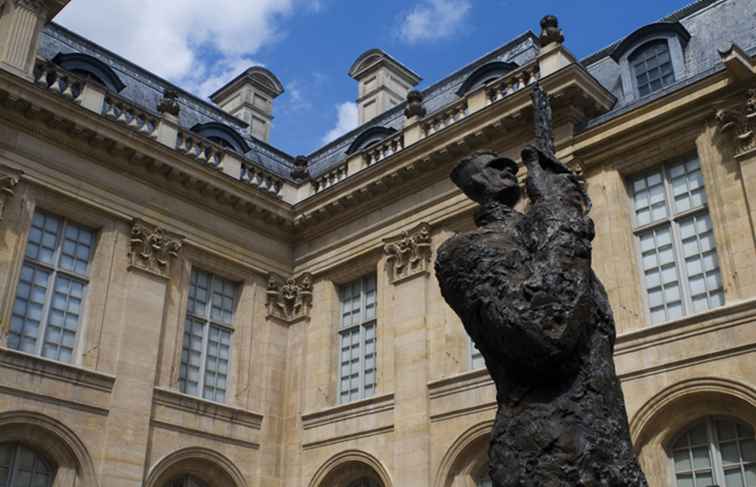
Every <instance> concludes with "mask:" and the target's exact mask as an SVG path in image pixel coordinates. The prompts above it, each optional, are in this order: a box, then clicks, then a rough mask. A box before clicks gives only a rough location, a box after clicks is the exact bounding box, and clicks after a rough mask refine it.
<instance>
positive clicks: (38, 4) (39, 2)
mask: <svg viewBox="0 0 756 487" xmlns="http://www.w3.org/2000/svg"><path fill="white" fill-rule="evenodd" d="M15 4H16V8H24V9H26V10H29V11H31V12H34V13H35V14H37V15H42V14H44V13H46V12H47V2H45V0H15Z"/></svg>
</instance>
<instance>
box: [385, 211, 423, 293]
mask: <svg viewBox="0 0 756 487" xmlns="http://www.w3.org/2000/svg"><path fill="white" fill-rule="evenodd" d="M383 242H384V245H383V252H384V253H385V254H386V255H387V256H388V257H387V259H386V263H387V265H388V267H389V282H390V283H391V284H397V283H399V282H401V281H404V280H406V279H410V278H412V277H415V276H418V275H421V274H426V273H428V270H429V268H430V262H431V254H432V253H433V251H432V249H431V236H430V224H428V223H426V222H422V223H420V224H419V225H417V226H416V227H415V228H413V229H412V230H409V231H408V230H405V231H403V232H402V233H401V234H400V235H398V236H396V237H393V238H388V239H385V240H384V241H383Z"/></svg>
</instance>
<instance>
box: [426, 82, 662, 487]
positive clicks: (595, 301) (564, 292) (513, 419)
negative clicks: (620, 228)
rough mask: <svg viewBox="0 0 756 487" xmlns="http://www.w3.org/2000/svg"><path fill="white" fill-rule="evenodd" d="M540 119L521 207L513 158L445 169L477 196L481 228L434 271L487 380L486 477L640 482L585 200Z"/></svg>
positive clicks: (455, 244) (447, 249)
mask: <svg viewBox="0 0 756 487" xmlns="http://www.w3.org/2000/svg"><path fill="white" fill-rule="evenodd" d="M534 103H535V106H536V107H539V105H540V106H543V104H544V98H543V94H542V93H541V92H540V91H539V88H536V90H535V96H534ZM537 112H539V109H537ZM549 118H550V113H546V114H544V113H542V112H539V113H537V116H536V121H537V125H536V126H537V130H536V132H537V137H536V140H537V141H538V143H539V147H534V146H529V147H527V148H526V149H525V150H523V152H522V160H523V163H524V165H525V167H526V168H527V179H526V190H527V196H528V199H529V206H528V209H527V211H526V213H524V214H523V213H520V212H518V211H516V210H515V209H514V206H515V204H516V203H517V202H518V201H519V199H520V189H519V186H518V182H517V177H516V175H517V168H518V166H517V164H516V163H515V162H514V161H512V160H510V159H507V158H504V157H499V156H498V155H497V154H495V153H492V152H482V153H477V154H474V155H473V156H471V157H469V158H467V159H464V160H463V161H461V162H460V163H459V164H458V165H457V166H456V167H455V168H454V170H453V172H452V175H451V178H452V180H453V181H454V183H455V184H456V185H457V186H459V187H460V189H462V191H463V192H464V193H465V194H466V195H467V196H468V197H469V198H471V199H473V200H474V201H476V202H477V203H479V204H480V208H478V210H477V213H476V215H475V222H476V224H477V226H478V227H479V228H478V229H477V230H475V231H472V232H469V233H464V234H460V235H457V236H455V237H453V238H451V239H449V240H448V241H447V242H445V243H444V244H443V245H442V246H441V248H440V249H439V251H438V257H437V260H436V275H437V277H438V281H439V284H440V286H441V291H442V294H443V296H444V298H445V299H446V301H447V302H448V303H449V305H450V306H451V307H452V308H453V309H454V311H455V312H456V313H457V314H458V315H459V316H460V318H461V319H462V322H463V324H464V326H465V330H467V333H468V334H469V335H470V336H471V337H472V339H473V341H474V342H475V345H476V346H477V347H478V349H479V350H480V351H481V353H482V354H483V357H484V358H485V361H486V365H487V367H488V370H489V371H490V373H491V377H492V378H493V380H494V382H495V383H496V388H497V402H498V410H497V414H496V422H495V425H494V429H493V432H492V439H491V447H490V451H489V458H490V472H491V478H492V479H493V482H494V485H495V486H497V487H519V486H533V487H535V486H538V487H575V486H595V487H599V486H606V487H624V486H633V487H635V486H646V485H647V484H646V480H645V477H644V475H643V473H642V472H641V470H640V467H639V465H638V463H637V461H636V458H635V455H634V453H633V449H632V445H631V442H630V435H629V431H628V423H627V416H626V412H625V405H624V399H623V396H622V390H621V389H620V384H619V381H618V379H617V377H616V375H615V371H614V363H613V361H612V352H613V348H614V339H615V330H614V320H613V317H612V312H611V309H610V307H609V303H608V300H607V295H606V292H605V291H604V288H603V286H602V285H601V282H600V281H599V279H598V278H597V277H596V275H595V274H594V273H593V271H592V270H591V241H592V240H593V237H594V228H593V222H592V221H591V219H590V218H589V217H588V215H587V213H588V210H589V208H590V203H589V200H588V196H587V194H586V193H585V191H584V188H583V184H582V180H581V179H580V178H579V177H578V176H576V175H575V174H573V173H572V172H571V171H570V170H569V169H568V168H567V167H566V166H564V165H563V164H562V163H561V162H559V161H558V160H556V159H555V157H554V156H553V152H552V150H553V149H552V147H553V142H550V140H548V139H550V123H551V122H550V120H549ZM545 124H548V125H549V127H546V126H545Z"/></svg>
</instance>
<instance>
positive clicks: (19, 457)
mask: <svg viewBox="0 0 756 487" xmlns="http://www.w3.org/2000/svg"><path fill="white" fill-rule="evenodd" d="M54 476H55V472H54V470H53V468H52V467H51V466H50V464H49V463H47V461H46V460H45V459H44V458H42V457H41V456H39V455H37V454H36V453H35V452H34V451H33V450H30V449H29V448H26V447H25V446H23V445H21V444H18V443H4V444H0V487H51V486H52V483H53V478H54Z"/></svg>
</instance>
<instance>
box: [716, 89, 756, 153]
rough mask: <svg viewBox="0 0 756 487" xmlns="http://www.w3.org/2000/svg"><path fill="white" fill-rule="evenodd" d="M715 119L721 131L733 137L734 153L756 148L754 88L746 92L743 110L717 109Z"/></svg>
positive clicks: (755, 91) (755, 101)
mask: <svg viewBox="0 0 756 487" xmlns="http://www.w3.org/2000/svg"><path fill="white" fill-rule="evenodd" d="M716 120H717V122H718V123H719V130H720V131H721V132H722V133H731V134H734V137H735V143H736V147H735V155H736V156H738V155H741V154H745V153H746V152H749V151H751V150H753V149H756V88H751V89H749V90H748V91H747V92H746V100H745V108H744V109H743V110H727V109H720V110H717V113H716Z"/></svg>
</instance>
